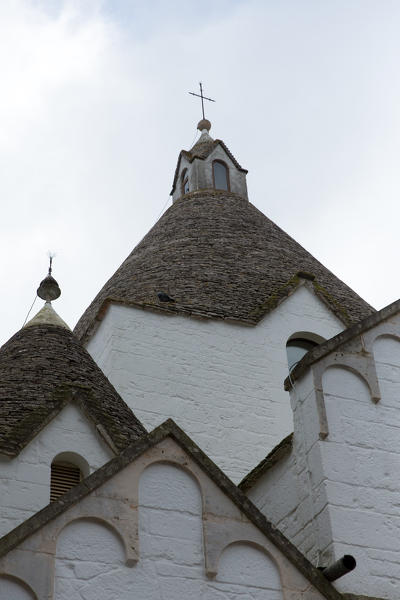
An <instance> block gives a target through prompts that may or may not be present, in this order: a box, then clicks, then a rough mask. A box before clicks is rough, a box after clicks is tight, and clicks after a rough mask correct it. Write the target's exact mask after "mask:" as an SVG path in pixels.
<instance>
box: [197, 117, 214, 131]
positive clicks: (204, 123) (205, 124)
mask: <svg viewBox="0 0 400 600" xmlns="http://www.w3.org/2000/svg"><path fill="white" fill-rule="evenodd" d="M197 129H198V130H199V131H203V130H204V129H207V131H210V129H211V123H210V121H209V120H208V119H201V121H199V123H198V125H197Z"/></svg>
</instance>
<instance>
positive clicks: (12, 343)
mask: <svg viewBox="0 0 400 600" xmlns="http://www.w3.org/2000/svg"><path fill="white" fill-rule="evenodd" d="M43 310H44V309H42V311H40V313H39V314H38V315H37V316H40V318H39V319H37V320H36V321H35V318H34V319H32V321H31V322H30V323H28V324H27V326H25V327H24V328H23V329H21V330H20V331H18V332H17V333H16V334H15V335H14V336H13V337H12V338H11V339H10V340H9V341H8V342H6V343H5V344H4V345H3V346H2V348H1V349H0V453H4V454H8V455H11V456H15V455H16V454H18V452H19V451H20V450H21V449H22V448H23V447H24V446H25V445H26V444H27V443H28V442H29V441H30V439H32V437H33V436H34V435H35V434H36V433H37V432H38V431H40V429H41V428H42V427H43V426H44V425H45V424H46V423H47V422H48V421H49V420H50V419H51V418H52V417H53V416H55V414H57V412H58V411H59V410H61V408H62V407H63V406H64V405H65V404H66V403H67V402H69V401H71V400H72V399H75V400H76V401H77V402H78V403H79V404H80V406H81V408H82V410H83V411H84V412H85V413H86V415H87V416H88V418H89V419H90V420H91V421H92V422H93V424H94V425H95V426H96V427H97V429H98V430H99V431H100V433H102V434H105V435H106V439H107V440H110V441H111V444H112V445H113V447H114V448H115V449H116V450H117V451H120V450H122V449H124V448H125V447H126V446H127V445H128V444H129V443H131V442H132V441H134V440H135V439H137V438H138V437H140V436H141V435H143V434H144V433H146V431H145V429H144V427H143V426H142V424H141V423H140V421H139V420H138V419H136V417H135V415H134V414H133V413H132V411H131V410H130V408H129V407H128V406H127V405H126V404H125V402H124V401H123V400H122V398H121V397H120V396H119V394H118V393H117V391H116V390H115V389H114V387H113V386H112V385H111V383H110V382H109V381H108V379H107V378H106V377H105V375H104V374H103V372H102V371H101V370H100V369H99V367H98V366H97V365H96V363H95V362H94V360H93V359H92V357H91V356H90V355H89V353H88V352H87V351H86V350H85V348H83V346H82V345H81V343H80V342H79V340H78V339H77V338H76V337H75V335H74V334H73V333H72V332H71V331H70V330H69V329H68V328H67V326H65V324H64V325H62V323H63V322H62V320H61V319H60V318H59V317H58V319H59V321H60V323H58V321H57V320H56V319H55V317H54V315H53V314H51V315H50V317H51V318H49V315H48V313H49V311H52V309H50V308H49V307H46V311H47V312H46V314H45V315H44V314H43ZM52 312H54V311H52ZM56 316H57V315H56ZM44 318H45V321H46V322H43V319H44ZM54 323H56V324H54Z"/></svg>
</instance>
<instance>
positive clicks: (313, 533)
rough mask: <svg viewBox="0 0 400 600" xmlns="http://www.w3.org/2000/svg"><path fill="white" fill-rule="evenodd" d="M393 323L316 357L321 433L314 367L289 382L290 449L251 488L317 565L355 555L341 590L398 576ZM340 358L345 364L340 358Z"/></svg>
mask: <svg viewBox="0 0 400 600" xmlns="http://www.w3.org/2000/svg"><path fill="white" fill-rule="evenodd" d="M390 329H392V330H393V332H394V333H395V334H397V335H398V334H399V333H400V318H399V316H397V317H396V318H392V320H391V322H390V323H383V324H381V325H378V327H377V328H376V329H373V330H370V331H369V332H367V334H365V335H363V340H362V343H360V345H359V346H358V345H357V344H356V343H354V342H349V343H348V346H347V347H346V346H344V347H342V348H340V349H339V351H338V353H337V354H334V353H332V356H331V357H329V356H328V357H327V358H326V359H323V361H324V360H325V361H326V364H325V365H324V364H323V366H322V369H321V370H322V371H323V377H322V390H323V404H324V407H325V410H326V419H327V425H328V436H327V437H326V439H320V429H321V421H320V415H319V413H318V410H317V403H318V393H317V391H316V389H315V387H314V386H315V381H316V380H315V379H314V378H313V374H312V373H311V372H309V373H308V374H307V375H306V376H304V377H302V378H301V379H300V380H299V381H297V382H296V385H295V389H294V390H293V391H292V393H291V396H292V402H293V409H294V418H295V428H294V431H295V445H294V447H293V451H292V454H291V455H290V456H289V457H287V458H285V459H283V460H282V461H281V462H280V463H279V464H277V465H276V466H274V467H272V468H271V469H270V470H269V471H268V472H266V473H265V475H264V476H263V477H262V478H261V479H260V481H259V482H258V483H257V484H256V485H255V486H254V488H253V489H252V490H251V492H250V494H249V495H250V497H251V498H252V499H253V501H254V502H255V503H256V504H257V505H258V506H259V508H260V509H261V510H263V511H264V512H265V513H266V514H268V516H269V518H271V519H272V521H273V522H274V523H275V524H277V525H278V526H279V528H280V529H281V530H282V531H283V532H284V533H285V534H286V535H287V536H288V537H289V539H291V540H292V541H293V542H294V543H296V545H298V546H299V547H300V549H301V550H302V551H303V552H305V553H306V554H307V555H308V557H309V558H310V559H311V560H312V561H313V562H314V564H316V565H321V566H324V565H327V564H329V563H330V562H332V561H333V560H336V559H338V558H340V557H341V556H342V555H343V554H352V555H354V556H355V558H356V560H357V568H356V570H355V571H353V572H352V573H350V574H348V575H346V576H345V577H343V578H342V579H340V580H338V582H337V583H336V586H337V588H338V589H339V590H341V591H343V592H347V593H353V594H359V595H365V596H371V597H379V598H387V599H391V600H392V599H394V598H397V597H398V595H399V583H398V582H399V580H400V553H399V550H400V535H399V533H400V508H399V507H400V477H399V473H400V339H394V338H392V337H388V335H387V332H388V331H390ZM382 331H385V332H386V333H385V334H384V335H382ZM366 349H367V350H366ZM369 351H371V353H369ZM346 357H348V358H346ZM346 360H350V361H352V364H353V367H352V368H353V371H352V372H351V371H349V370H348V368H344V367H343V366H339V365H340V363H343V362H345V361H346ZM365 360H369V361H370V363H369V367H368V369H366V368H364V367H363V364H365V363H363V362H362V361H365ZM335 362H336V363H338V365H337V366H335ZM329 363H330V364H331V366H329ZM348 364H349V363H348ZM357 366H358V367H359V371H358V374H357ZM325 367H326V368H325ZM312 368H313V369H314V370H315V372H316V371H317V370H318V369H319V368H320V367H318V363H317V364H316V365H314V366H313V367H312ZM324 369H325V370H324ZM365 373H368V378H367V379H368V383H367V380H365V379H364V377H363V375H365ZM375 378H376V383H375V384H374V381H373V380H374V379H375ZM317 379H318V378H317ZM317 387H318V386H317ZM371 389H373V390H374V392H375V393H376V391H378V393H379V399H378V401H377V402H374V401H373V398H372V394H371V391H370V390H371ZM376 399H377V398H376ZM301 488H303V494H301ZM307 532H308V533H310V535H309V536H307V537H306V535H305V534H306V533H307ZM303 535H304V539H302V536H303Z"/></svg>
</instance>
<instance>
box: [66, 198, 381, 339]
mask: <svg viewBox="0 0 400 600" xmlns="http://www.w3.org/2000/svg"><path fill="white" fill-rule="evenodd" d="M299 271H305V272H307V273H308V274H310V273H311V274H313V276H314V278H315V279H314V281H312V285H313V287H314V290H315V292H316V293H317V294H318V295H319V296H320V298H321V299H322V300H323V301H324V302H326V303H327V304H328V305H329V306H330V308H331V309H332V310H334V312H335V313H336V314H337V315H338V316H339V317H340V318H341V320H342V321H343V323H344V324H346V325H350V324H351V323H355V322H357V321H359V320H360V319H362V318H365V317H366V316H368V315H369V314H371V313H372V312H374V309H373V308H372V307H371V306H369V305H368V304H367V303H366V302H365V301H364V300H362V298H360V296H358V295H357V294H356V293H355V292H354V291H353V290H352V289H351V288H349V287H348V286H347V285H346V284H344V283H343V282H342V281H341V280H340V279H338V278H337V277H336V276H335V275H334V274H333V273H331V271H329V270H328V269H327V268H326V267H324V266H323V265H322V264H321V263H320V262H319V261H318V260H317V259H316V258H314V257H313V256H312V255H311V254H310V253H309V252H307V251H306V250H305V249H304V248H302V246H300V244H298V243H297V242H296V241H295V240H294V239H293V238H291V237H290V236H289V235H288V234H287V233H285V232H284V231H283V230H282V229H280V227H278V226H277V225H275V223H273V222H272V221H271V220H270V219H268V218H267V217H266V216H265V215H264V214H263V213H261V212H260V211H259V210H258V209H257V208H256V207H255V206H253V205H252V204H250V203H249V202H248V201H247V200H244V199H243V198H241V197H239V196H237V195H236V194H233V193H230V192H225V191H222V190H201V191H196V192H191V193H189V194H187V195H186V196H185V197H183V198H182V199H180V200H177V201H176V202H174V204H173V205H172V206H171V207H170V208H169V209H168V210H167V211H166V212H165V213H164V215H163V216H162V217H161V218H160V219H159V221H158V222H157V223H156V224H155V225H154V227H153V228H152V229H151V230H150V231H149V233H148V234H147V235H146V236H145V237H144V238H143V240H142V241H141V242H140V243H139V244H138V246H136V248H135V249H134V250H133V251H132V253H131V254H130V255H129V256H128V258H127V259H126V260H125V261H124V262H123V263H122V265H121V266H120V268H119V269H118V270H117V271H116V273H115V274H114V275H113V276H112V277H111V279H110V280H109V281H108V282H107V283H106V284H105V285H104V287H103V288H102V290H101V291H100V292H99V293H98V294H97V296H96V297H95V299H94V300H93V302H92V303H91V305H90V306H89V308H88V309H87V310H86V311H85V313H84V314H83V315H82V317H81V319H80V320H79V322H78V324H77V326H76V328H75V333H76V335H77V336H78V337H79V338H80V339H81V340H82V341H85V340H86V339H88V337H90V335H91V333H92V332H93V331H94V329H95V327H96V326H97V325H98V323H99V320H101V318H102V316H103V315H104V313H105V311H106V308H107V305H108V303H109V302H115V303H122V304H127V305H132V306H138V307H143V308H147V309H151V310H160V311H163V312H165V311H167V312H171V313H181V314H188V315H190V314H196V315H197V316H203V317H206V318H220V319H229V320H236V321H241V322H244V323H247V324H252V325H255V324H256V323H257V322H258V321H259V320H260V319H262V317H263V316H264V315H265V314H266V313H267V312H268V311H270V310H272V309H273V308H274V307H275V306H276V305H277V303H279V301H280V300H281V299H282V298H283V297H285V296H286V295H288V294H289V293H291V292H292V291H293V289H294V288H295V287H296V286H297V285H298V283H299V277H298V276H297V273H298V272H299ZM300 275H301V274H300ZM310 279H313V277H312V276H310ZM158 292H165V293H168V294H169V295H170V296H171V297H172V298H173V299H174V300H175V303H174V304H168V305H166V304H162V303H160V302H159V301H158V297H157V293H158Z"/></svg>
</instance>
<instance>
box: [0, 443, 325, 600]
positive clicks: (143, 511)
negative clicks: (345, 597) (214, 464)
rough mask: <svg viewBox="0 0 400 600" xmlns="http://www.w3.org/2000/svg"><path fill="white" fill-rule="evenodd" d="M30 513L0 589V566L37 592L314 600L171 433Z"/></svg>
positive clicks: (155, 599) (1, 561)
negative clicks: (82, 492)
mask: <svg viewBox="0 0 400 600" xmlns="http://www.w3.org/2000/svg"><path fill="white" fill-rule="evenodd" d="M37 521H38V522H39V521H41V522H42V524H41V527H40V528H39V529H38V530H35V531H33V532H32V534H31V535H30V536H28V537H27V538H26V539H23V540H22V541H21V542H20V543H19V544H17V545H16V547H15V548H13V549H12V550H10V551H9V552H8V553H7V554H6V555H5V556H2V557H1V558H0V590H1V584H2V583H3V581H5V580H4V579H3V580H2V579H1V577H2V574H3V575H6V576H8V577H14V578H17V579H19V580H23V581H24V582H25V583H26V584H27V585H28V586H29V587H30V588H31V589H32V590H34V598H35V600H54V598H56V599H57V600H67V599H68V600H131V599H133V598H140V600H186V599H187V598H202V600H214V599H215V598H218V599H220V600H242V599H243V598H254V599H256V598H260V600H261V599H263V598H265V599H268V600H283V599H285V600H289V598H290V600H322V594H321V593H320V592H318V591H317V590H316V589H315V588H314V587H313V585H312V584H311V583H310V582H309V581H307V580H306V579H305V578H304V576H303V575H301V574H300V572H299V571H298V570H297V568H296V566H295V564H293V563H292V562H290V560H289V559H288V558H287V557H286V556H285V554H284V553H283V552H282V551H281V550H279V549H278V548H277V547H276V546H274V544H273V543H272V542H271V541H270V540H269V539H268V538H267V537H266V536H265V535H264V534H263V533H262V532H261V531H260V530H259V529H258V528H257V527H256V526H255V525H254V524H253V523H251V522H250V521H249V520H248V519H247V518H246V517H245V516H244V515H243V513H241V512H240V510H239V508H238V507H237V506H236V505H235V504H234V503H233V502H232V501H231V500H230V499H229V498H228V497H227V496H226V495H225V494H224V493H223V492H222V490H221V489H220V488H219V486H218V485H217V484H216V483H215V482H214V481H213V480H212V479H210V478H209V477H208V475H207V473H206V472H205V471H203V469H202V468H201V467H200V465H199V464H198V462H197V461H194V460H193V459H192V458H191V456H189V455H188V454H187V453H186V452H185V450H184V449H183V448H182V447H181V446H179V445H178V444H177V443H176V442H175V441H174V440H173V439H171V438H166V439H164V440H163V441H161V442H160V443H159V444H157V446H154V447H152V448H150V449H148V450H147V451H145V452H144V453H143V454H142V455H141V456H140V457H138V458H137V459H136V460H135V461H133V462H131V463H130V464H129V465H127V466H126V467H124V468H123V469H122V470H120V471H119V472H117V473H116V474H115V475H114V476H113V477H112V478H110V479H108V480H106V481H105V482H104V483H103V484H102V485H100V486H99V487H98V488H96V490H95V491H94V492H91V493H89V494H87V495H86V496H85V497H83V498H81V499H80V500H78V501H77V502H75V503H73V504H72V505H71V506H69V507H68V508H66V510H64V511H63V512H62V513H61V514H59V515H57V516H56V517H55V518H51V519H50V520H48V519H47V518H46V513H41V514H40V516H38V517H37ZM7 581H8V580H7ZM22 598H23V600H25V598H24V597H22ZM0 599H1V600H3V599H2V597H1V593H0ZM7 600H8V598H7ZM27 600H28V599H27ZM29 600H31V599H30V598H29Z"/></svg>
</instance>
